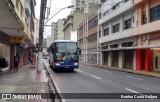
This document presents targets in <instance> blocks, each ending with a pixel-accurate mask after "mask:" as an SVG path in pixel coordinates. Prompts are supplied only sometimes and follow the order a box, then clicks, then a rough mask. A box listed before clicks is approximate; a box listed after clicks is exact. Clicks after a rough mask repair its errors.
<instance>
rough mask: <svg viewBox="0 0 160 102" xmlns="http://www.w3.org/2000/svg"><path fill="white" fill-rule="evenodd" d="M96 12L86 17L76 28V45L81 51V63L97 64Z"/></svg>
mask: <svg viewBox="0 0 160 102" xmlns="http://www.w3.org/2000/svg"><path fill="white" fill-rule="evenodd" d="M97 32H99V31H98V12H95V13H92V14H91V15H90V16H89V17H87V18H86V19H85V20H84V21H83V22H82V23H81V24H80V25H79V28H78V45H79V47H80V49H81V50H82V56H81V57H80V61H81V62H85V63H92V64H96V63H97V64H98V63H99V61H98V60H99V59H98V57H97V56H98V54H99V52H97V48H98V40H97V38H98V34H97Z"/></svg>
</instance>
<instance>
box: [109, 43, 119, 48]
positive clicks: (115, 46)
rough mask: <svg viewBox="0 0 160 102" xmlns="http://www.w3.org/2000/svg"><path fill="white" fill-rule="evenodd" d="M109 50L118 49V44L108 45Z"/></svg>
mask: <svg viewBox="0 0 160 102" xmlns="http://www.w3.org/2000/svg"><path fill="white" fill-rule="evenodd" d="M110 48H118V44H113V45H110Z"/></svg>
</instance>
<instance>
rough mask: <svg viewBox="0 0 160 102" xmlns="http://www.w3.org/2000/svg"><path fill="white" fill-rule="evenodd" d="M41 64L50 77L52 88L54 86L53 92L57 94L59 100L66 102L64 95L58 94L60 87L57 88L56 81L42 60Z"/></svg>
mask: <svg viewBox="0 0 160 102" xmlns="http://www.w3.org/2000/svg"><path fill="white" fill-rule="evenodd" d="M43 65H44V67H45V68H46V69H47V72H48V75H49V77H50V78H51V81H52V84H53V86H54V88H55V92H56V93H54V94H57V95H58V98H59V100H60V101H61V102H66V101H65V99H64V97H63V95H62V94H60V93H61V92H60V89H59V88H58V85H57V83H56V81H55V80H54V78H53V76H52V74H51V73H50V72H49V69H48V68H47V67H46V65H45V64H44V62H43Z"/></svg>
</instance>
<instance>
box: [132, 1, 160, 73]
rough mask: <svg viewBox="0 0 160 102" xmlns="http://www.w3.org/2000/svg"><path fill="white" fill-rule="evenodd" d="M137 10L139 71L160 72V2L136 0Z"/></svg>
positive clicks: (136, 29)
mask: <svg viewBox="0 0 160 102" xmlns="http://www.w3.org/2000/svg"><path fill="white" fill-rule="evenodd" d="M134 6H135V7H136V9H137V14H138V20H137V21H136V22H137V23H138V24H137V27H135V28H134V29H133V34H134V35H135V36H137V39H138V42H137V44H138V46H137V48H136V68H137V70H146V71H160V49H159V47H160V1H159V0H134Z"/></svg>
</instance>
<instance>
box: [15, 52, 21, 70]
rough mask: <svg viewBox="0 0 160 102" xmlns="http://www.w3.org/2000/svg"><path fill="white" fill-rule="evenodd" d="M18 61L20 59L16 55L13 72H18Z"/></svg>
mask: <svg viewBox="0 0 160 102" xmlns="http://www.w3.org/2000/svg"><path fill="white" fill-rule="evenodd" d="M19 61H20V57H19V55H18V54H16V56H14V72H18V66H19Z"/></svg>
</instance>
